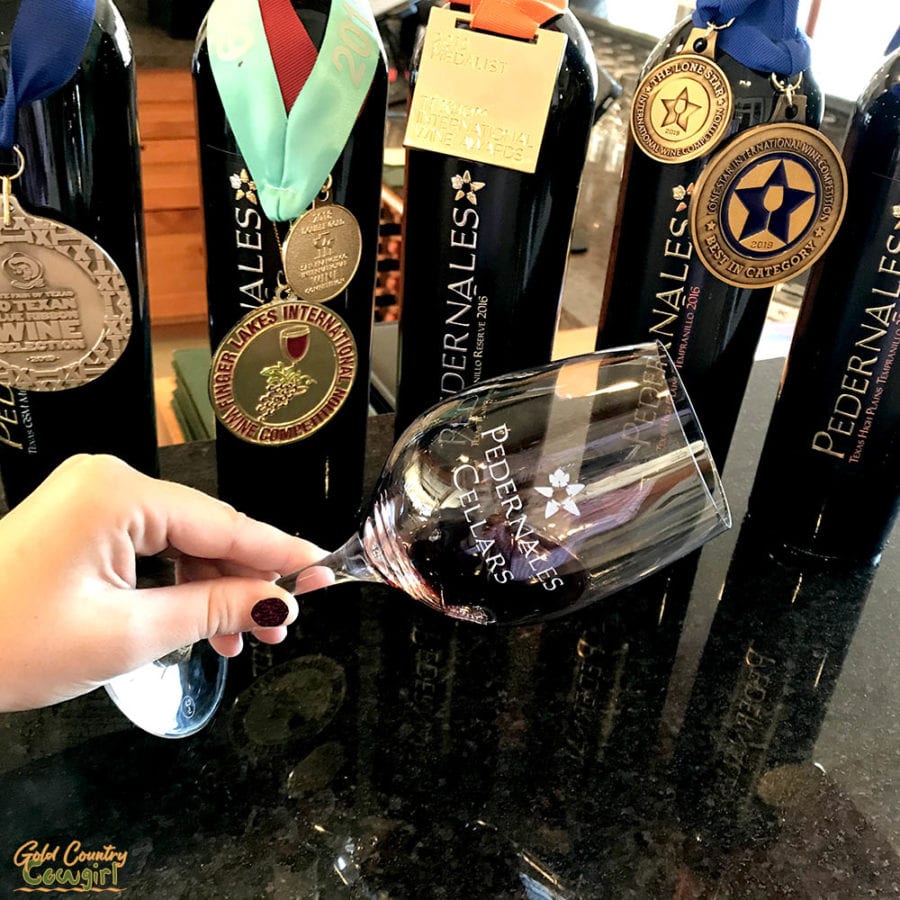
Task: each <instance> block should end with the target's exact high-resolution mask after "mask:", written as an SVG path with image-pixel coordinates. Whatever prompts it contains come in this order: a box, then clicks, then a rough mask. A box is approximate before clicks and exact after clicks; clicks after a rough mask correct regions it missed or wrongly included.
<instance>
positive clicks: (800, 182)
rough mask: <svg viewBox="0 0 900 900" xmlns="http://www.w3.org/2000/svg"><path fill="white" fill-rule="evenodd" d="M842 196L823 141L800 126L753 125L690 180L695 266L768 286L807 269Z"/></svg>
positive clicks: (840, 176) (835, 219)
mask: <svg viewBox="0 0 900 900" xmlns="http://www.w3.org/2000/svg"><path fill="white" fill-rule="evenodd" d="M846 202H847V195H846V173H845V171H844V164H843V162H842V161H841V158H840V155H839V154H838V152H837V150H836V149H835V148H834V147H833V146H832V144H831V142H830V141H829V140H828V139H827V138H825V137H823V136H822V135H821V134H819V133H818V132H817V131H814V130H813V129H811V128H807V127H806V126H805V125H796V124H791V123H777V124H769V125H759V126H757V127H755V128H751V129H749V130H748V131H745V132H743V133H742V134H740V135H738V136H737V137H736V138H734V140H732V141H731V142H729V144H728V145H727V146H726V147H725V149H724V150H722V151H720V152H719V153H718V154H716V155H715V156H714V157H713V158H712V159H711V160H710V162H709V164H708V165H707V167H706V168H705V169H704V170H703V172H702V173H701V175H700V178H699V180H698V181H697V186H696V189H695V192H694V197H693V200H692V202H691V234H692V235H693V240H694V246H695V247H696V249H697V253H698V255H699V256H700V259H701V260H702V262H703V264H704V265H705V266H706V267H707V268H708V269H709V270H710V272H712V273H713V274H714V275H715V276H716V277H717V278H720V279H721V280H722V281H724V282H726V283H727V284H731V285H734V286H736V287H749V288H764V287H772V286H773V285H776V284H778V283H779V282H782V281H787V280H788V279H789V278H793V277H794V276H795V275H798V274H799V273H800V272H803V271H805V270H806V269H808V268H809V267H810V266H811V265H812V264H813V263H814V262H815V261H816V260H817V259H818V258H819V257H820V256H821V255H822V254H823V253H824V252H825V250H826V248H827V247H828V245H829V244H830V243H831V241H832V239H833V238H834V236H835V234H836V232H837V229H838V226H839V225H840V223H841V219H842V217H843V215H844V207H845V205H846Z"/></svg>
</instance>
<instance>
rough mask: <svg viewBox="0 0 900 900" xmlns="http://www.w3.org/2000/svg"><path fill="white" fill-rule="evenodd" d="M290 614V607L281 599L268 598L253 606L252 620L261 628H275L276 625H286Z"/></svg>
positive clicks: (251, 611)
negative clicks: (285, 622) (285, 621)
mask: <svg viewBox="0 0 900 900" xmlns="http://www.w3.org/2000/svg"><path fill="white" fill-rule="evenodd" d="M288 612H289V610H288V605H287V603H285V602H284V600H282V599H281V597H268V598H266V599H265V600H260V601H259V602H258V603H255V604H254V605H253V609H251V610H250V618H251V619H253V621H254V622H256V624H257V625H259V626H260V627H261V628H274V627H275V626H276V625H284V620H285V619H286V618H287V617H288Z"/></svg>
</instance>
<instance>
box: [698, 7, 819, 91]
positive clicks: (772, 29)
mask: <svg viewBox="0 0 900 900" xmlns="http://www.w3.org/2000/svg"><path fill="white" fill-rule="evenodd" d="M797 6H798V0H697V8H696V9H695V10H694V18H693V22H694V25H695V26H696V27H697V28H705V27H706V26H707V25H708V24H709V23H712V24H714V25H724V24H725V23H726V22H728V21H730V20H731V19H734V23H733V24H732V25H730V26H729V27H728V28H723V29H722V30H721V31H719V32H718V36H717V38H716V46H718V47H720V48H721V49H722V50H724V51H725V52H726V53H727V54H728V55H729V56H731V57H733V58H734V59H736V60H737V61H738V62H739V63H742V64H743V65H745V66H747V68H748V69H756V71H758V72H775V73H777V74H778V75H786V76H795V75H799V74H800V72H802V71H803V70H804V69H806V68H808V67H809V55H810V54H809V42H808V41H807V39H806V35H805V34H803V32H802V31H801V30H800V29H799V28H798V27H797Z"/></svg>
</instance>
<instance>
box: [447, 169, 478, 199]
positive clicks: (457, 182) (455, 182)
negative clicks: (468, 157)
mask: <svg viewBox="0 0 900 900" xmlns="http://www.w3.org/2000/svg"><path fill="white" fill-rule="evenodd" d="M450 186H451V187H452V188H453V190H454V191H456V196H455V197H454V198H453V199H454V201H456V200H462V198H463V197H465V198H466V200H468V201H469V203H471V204H472V206H478V198H477V197H476V196H475V191H480V190H481V189H482V188H483V187H484V182H483V181H472V173H471V172H470V171H469V170H468V169H466V171H465V172H463V173H462V175H454V176H453V177H452V178H451V179H450Z"/></svg>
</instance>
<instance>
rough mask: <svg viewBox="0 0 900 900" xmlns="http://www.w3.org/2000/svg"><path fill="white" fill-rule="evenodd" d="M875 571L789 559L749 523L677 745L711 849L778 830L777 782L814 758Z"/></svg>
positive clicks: (691, 803) (700, 834) (685, 812)
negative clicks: (775, 553)
mask: <svg viewBox="0 0 900 900" xmlns="http://www.w3.org/2000/svg"><path fill="white" fill-rule="evenodd" d="M875 571H876V569H875V568H874V567H872V566H867V567H859V568H844V569H836V568H835V567H833V566H830V567H826V566H823V565H822V564H821V563H818V564H817V563H816V562H814V561H806V562H805V564H802V565H801V564H798V563H797V562H796V561H794V560H781V559H779V558H776V557H774V556H773V555H772V554H771V553H770V552H769V547H768V544H767V543H766V542H765V541H764V538H763V537H762V536H761V535H760V533H759V532H757V531H755V530H754V529H753V528H751V526H750V525H749V523H745V525H744V528H743V529H742V532H741V534H740V537H739V540H738V545H737V549H736V551H735V555H734V557H733V560H732V564H731V567H730V568H729V572H728V576H727V578H726V581H725V586H724V590H723V593H722V597H721V600H720V602H719V605H718V608H717V611H716V616H715V619H714V620H713V623H712V626H711V630H710V633H709V638H708V640H707V644H706V646H705V648H704V651H703V656H702V659H701V661H700V667H699V670H698V674H697V679H696V682H695V684H694V688H693V691H692V694H691V699H690V702H689V704H688V710H687V714H686V717H685V722H684V726H683V728H682V731H681V733H680V735H679V738H678V743H677V747H676V753H675V764H676V770H677V772H678V773H679V774H678V816H679V819H680V821H681V823H682V826H683V827H684V828H685V830H687V831H689V832H690V833H692V835H693V837H694V838H696V843H697V846H698V847H702V848H706V849H705V850H704V852H706V850H711V851H713V852H719V851H721V852H728V851H730V850H733V849H735V848H737V849H742V848H745V847H752V846H756V845H761V844H765V843H766V842H767V841H769V840H771V839H773V838H774V837H775V836H776V835H777V832H778V828H779V819H780V812H779V808H778V806H777V805H773V804H772V803H771V802H767V800H769V801H771V800H772V796H773V795H772V792H771V791H767V789H766V788H765V785H769V787H771V785H773V784H775V783H777V782H778V781H779V780H784V779H789V778H794V777H796V778H799V777H800V776H801V774H802V773H803V772H808V771H809V770H811V769H812V767H813V764H814V750H815V744H816V740H817V738H818V735H819V731H820V729H821V726H822V722H823V720H824V718H825V714H826V711H827V709H828V703H829V700H830V699H831V696H832V693H833V692H834V689H835V685H836V684H837V681H838V677H839V675H840V672H841V667H842V665H843V662H844V659H845V658H846V655H847V651H848V649H849V647H850V642H851V640H852V638H853V634H854V631H855V630H856V627H857V624H858V622H859V619H860V615H861V613H862V610H863V605H864V603H865V600H866V596H867V594H868V591H869V588H870V586H871V583H872V579H873V577H874V575H875Z"/></svg>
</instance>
